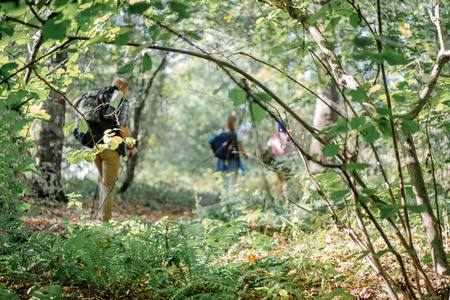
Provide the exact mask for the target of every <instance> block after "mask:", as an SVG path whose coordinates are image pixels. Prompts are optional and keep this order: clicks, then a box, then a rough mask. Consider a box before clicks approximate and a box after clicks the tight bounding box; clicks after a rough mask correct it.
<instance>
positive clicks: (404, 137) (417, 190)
mask: <svg viewBox="0 0 450 300" xmlns="http://www.w3.org/2000/svg"><path fill="white" fill-rule="evenodd" d="M397 132H398V137H399V140H400V143H401V147H402V152H403V156H404V157H405V163H406V168H407V170H408V174H409V178H410V180H411V186H412V190H413V193H414V197H415V199H416V204H417V205H425V206H426V208H427V210H426V211H425V212H423V213H421V214H420V216H421V217H422V224H423V226H424V227H425V235H426V237H427V240H428V244H429V245H430V248H431V256H432V258H433V263H434V266H435V269H436V272H437V273H438V274H439V275H449V274H450V269H449V265H448V261H447V256H446V253H445V250H444V247H443V244H442V239H441V236H440V234H439V223H438V220H437V218H436V216H435V215H434V212H433V208H432V206H431V202H430V199H429V198H428V193H427V188H426V186H425V181H424V178H423V174H422V168H421V166H420V162H419V159H418V157H417V153H416V148H415V146H414V140H413V138H412V136H411V134H410V133H409V132H408V131H406V130H405V129H403V128H398V130H397Z"/></svg>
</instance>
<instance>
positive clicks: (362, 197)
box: [358, 195, 370, 204]
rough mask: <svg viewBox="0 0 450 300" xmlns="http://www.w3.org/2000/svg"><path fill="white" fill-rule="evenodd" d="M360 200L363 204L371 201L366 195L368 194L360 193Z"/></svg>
mask: <svg viewBox="0 0 450 300" xmlns="http://www.w3.org/2000/svg"><path fill="white" fill-rule="evenodd" d="M358 201H359V202H361V203H363V204H367V203H369V202H370V199H369V198H368V197H366V196H361V195H359V196H358Z"/></svg>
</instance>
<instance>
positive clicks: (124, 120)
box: [119, 102, 137, 157]
mask: <svg viewBox="0 0 450 300" xmlns="http://www.w3.org/2000/svg"><path fill="white" fill-rule="evenodd" d="M129 110H130V105H129V103H128V102H124V103H122V108H121V114H120V118H119V120H120V125H119V129H120V130H119V132H120V136H121V137H122V138H127V137H130V136H131V135H130V131H129V130H128V126H127V124H128V114H129ZM127 147H128V150H130V154H131V156H132V157H133V156H135V155H136V154H137V148H136V147H135V146H132V147H130V146H128V145H127Z"/></svg>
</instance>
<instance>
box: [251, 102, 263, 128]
mask: <svg viewBox="0 0 450 300" xmlns="http://www.w3.org/2000/svg"><path fill="white" fill-rule="evenodd" d="M266 114H267V112H266V110H265V109H264V108H262V107H261V106H259V105H258V104H257V103H255V102H252V103H250V115H251V116H252V119H253V120H255V122H257V123H259V122H261V121H262V120H263V119H264V118H265V117H266Z"/></svg>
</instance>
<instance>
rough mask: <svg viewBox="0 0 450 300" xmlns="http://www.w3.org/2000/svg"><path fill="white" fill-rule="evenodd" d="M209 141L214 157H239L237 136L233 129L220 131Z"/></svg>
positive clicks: (228, 158)
mask: <svg viewBox="0 0 450 300" xmlns="http://www.w3.org/2000/svg"><path fill="white" fill-rule="evenodd" d="M209 143H210V145H211V149H212V150H213V152H214V156H215V157H218V158H221V159H224V160H230V159H237V158H239V153H238V151H239V149H238V143H237V136H236V133H235V131H234V130H232V131H229V132H222V133H221V134H219V135H217V136H216V137H215V138H214V139H213V140H212V141H210V142H209Z"/></svg>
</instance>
